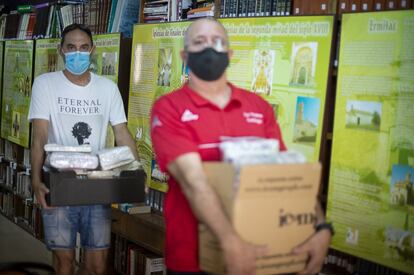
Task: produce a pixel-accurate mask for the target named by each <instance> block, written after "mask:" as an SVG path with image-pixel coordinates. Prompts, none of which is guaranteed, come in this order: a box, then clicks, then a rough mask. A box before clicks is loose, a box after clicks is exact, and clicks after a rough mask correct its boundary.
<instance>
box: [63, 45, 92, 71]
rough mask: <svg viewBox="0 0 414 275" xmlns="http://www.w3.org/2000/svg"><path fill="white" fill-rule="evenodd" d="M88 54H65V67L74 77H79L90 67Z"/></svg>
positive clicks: (77, 52)
mask: <svg viewBox="0 0 414 275" xmlns="http://www.w3.org/2000/svg"><path fill="white" fill-rule="evenodd" d="M89 56H90V52H80V51H76V52H70V53H65V67H66V69H67V70H68V71H69V72H71V73H72V74H75V75H81V74H83V73H84V72H86V70H88V68H89V65H90V60H89Z"/></svg>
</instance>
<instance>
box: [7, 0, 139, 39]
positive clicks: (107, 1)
mask: <svg viewBox="0 0 414 275" xmlns="http://www.w3.org/2000/svg"><path fill="white" fill-rule="evenodd" d="M69 2H70V1H69ZM139 11H140V1H139V0H89V1H78V2H76V4H66V3H65V1H63V2H62V1H61V2H58V3H52V2H46V3H42V4H39V5H34V6H31V5H23V6H18V8H17V10H14V11H11V12H10V14H3V15H1V17H0V39H3V38H5V39H13V38H17V39H32V38H53V37H60V36H61V33H62V31H63V29H64V28H65V27H66V26H68V25H70V24H72V23H78V24H85V25H87V26H89V27H90V29H91V31H92V33H93V34H100V33H116V32H122V33H123V34H124V36H126V37H131V36H132V29H133V25H134V24H135V23H137V22H138V21H139Z"/></svg>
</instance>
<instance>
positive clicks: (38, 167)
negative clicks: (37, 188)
mask: <svg viewBox="0 0 414 275" xmlns="http://www.w3.org/2000/svg"><path fill="white" fill-rule="evenodd" d="M43 160H44V150H43V146H41V144H33V145H32V149H31V170H32V175H31V177H32V184H33V183H34V184H37V183H39V182H41V181H42V166H43Z"/></svg>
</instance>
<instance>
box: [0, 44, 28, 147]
mask: <svg viewBox="0 0 414 275" xmlns="http://www.w3.org/2000/svg"><path fill="white" fill-rule="evenodd" d="M32 65H33V41H32V40H14V41H6V44H5V54H4V75H7V77H5V78H4V79H3V99H2V116H1V137H2V138H4V139H7V140H9V141H11V142H14V143H17V144H19V145H21V146H23V147H26V148H29V136H30V130H29V128H30V127H29V121H28V119H27V115H28V112H29V105H30V94H31V88H32Z"/></svg>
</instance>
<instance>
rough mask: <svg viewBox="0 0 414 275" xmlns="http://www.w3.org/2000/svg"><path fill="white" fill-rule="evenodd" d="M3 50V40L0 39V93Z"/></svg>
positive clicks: (0, 87)
mask: <svg viewBox="0 0 414 275" xmlns="http://www.w3.org/2000/svg"><path fill="white" fill-rule="evenodd" d="M3 51H4V41H0V94H2V93H3V82H2V81H3V77H4V76H3ZM0 98H1V97H0Z"/></svg>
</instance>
